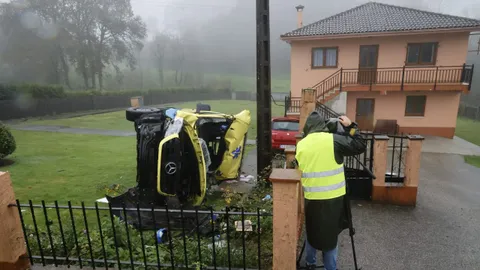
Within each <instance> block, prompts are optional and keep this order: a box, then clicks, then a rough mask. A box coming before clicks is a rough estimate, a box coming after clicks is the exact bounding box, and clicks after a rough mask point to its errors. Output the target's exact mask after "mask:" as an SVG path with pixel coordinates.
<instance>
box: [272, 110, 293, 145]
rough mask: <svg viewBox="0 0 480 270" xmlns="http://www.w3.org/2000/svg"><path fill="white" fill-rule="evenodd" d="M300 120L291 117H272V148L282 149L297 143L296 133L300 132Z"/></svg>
mask: <svg viewBox="0 0 480 270" xmlns="http://www.w3.org/2000/svg"><path fill="white" fill-rule="evenodd" d="M298 127H299V120H298V119H297V118H291V117H277V118H273V119H272V148H273V149H274V150H282V149H284V148H285V147H286V146H287V145H295V144H296V138H295V135H297V134H298V133H299V131H298Z"/></svg>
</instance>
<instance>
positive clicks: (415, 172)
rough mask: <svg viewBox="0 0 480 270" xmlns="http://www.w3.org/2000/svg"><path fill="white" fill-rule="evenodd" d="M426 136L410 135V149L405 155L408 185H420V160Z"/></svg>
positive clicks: (406, 183) (406, 182)
mask: <svg viewBox="0 0 480 270" xmlns="http://www.w3.org/2000/svg"><path fill="white" fill-rule="evenodd" d="M423 140H424V138H423V137H422V136H420V135H410V136H408V149H407V153H406V156H405V180H404V182H403V183H404V185H405V186H407V187H418V179H419V178H420V160H421V158H422V144H423Z"/></svg>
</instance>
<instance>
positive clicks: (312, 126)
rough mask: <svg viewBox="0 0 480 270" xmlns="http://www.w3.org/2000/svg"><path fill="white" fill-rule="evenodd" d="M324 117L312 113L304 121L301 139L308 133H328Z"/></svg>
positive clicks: (314, 112)
mask: <svg viewBox="0 0 480 270" xmlns="http://www.w3.org/2000/svg"><path fill="white" fill-rule="evenodd" d="M326 120H327V119H325V117H324V116H322V115H321V114H319V113H318V112H317V111H313V112H312V113H311V114H310V115H309V116H308V117H307V120H306V121H305V126H304V127H303V137H306V136H307V135H308V134H310V133H315V132H328V128H327V123H326Z"/></svg>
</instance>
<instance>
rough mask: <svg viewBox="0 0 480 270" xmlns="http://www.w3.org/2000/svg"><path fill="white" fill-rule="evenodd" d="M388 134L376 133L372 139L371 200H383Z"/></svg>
mask: <svg viewBox="0 0 480 270" xmlns="http://www.w3.org/2000/svg"><path fill="white" fill-rule="evenodd" d="M388 140H389V138H388V136H385V135H376V136H374V141H373V174H374V175H375V176H376V177H377V178H376V179H374V180H373V181H372V185H373V186H372V201H374V202H381V201H384V200H385V198H384V195H385V194H384V192H383V191H384V190H383V189H384V188H385V173H386V172H387V154H388Z"/></svg>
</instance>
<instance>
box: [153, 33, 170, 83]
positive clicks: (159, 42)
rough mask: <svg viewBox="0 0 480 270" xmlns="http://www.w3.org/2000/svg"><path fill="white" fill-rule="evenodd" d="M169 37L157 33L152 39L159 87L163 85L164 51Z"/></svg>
mask: <svg viewBox="0 0 480 270" xmlns="http://www.w3.org/2000/svg"><path fill="white" fill-rule="evenodd" d="M169 42H170V37H169V36H167V35H166V34H162V33H157V34H156V35H155V37H154V39H153V44H152V47H153V48H152V50H153V55H154V59H155V60H154V62H155V68H156V69H157V71H158V81H159V83H160V88H164V87H165V74H164V68H165V52H166V50H167V48H168V46H169Z"/></svg>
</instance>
